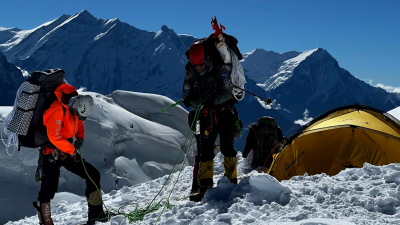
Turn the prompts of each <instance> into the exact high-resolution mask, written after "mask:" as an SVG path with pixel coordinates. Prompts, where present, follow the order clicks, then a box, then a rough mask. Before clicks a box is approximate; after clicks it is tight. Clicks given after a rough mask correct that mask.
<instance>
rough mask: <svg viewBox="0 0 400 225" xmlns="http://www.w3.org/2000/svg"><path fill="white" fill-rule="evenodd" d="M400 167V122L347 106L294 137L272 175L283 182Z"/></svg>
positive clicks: (369, 109)
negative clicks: (349, 170) (352, 170)
mask: <svg viewBox="0 0 400 225" xmlns="http://www.w3.org/2000/svg"><path fill="white" fill-rule="evenodd" d="M365 162H368V163H371V164H373V165H378V166H380V165H386V164H389V163H394V162H398V163H400V122H399V121H398V120H397V119H396V118H394V117H393V116H391V115H390V114H388V113H385V112H383V111H381V110H379V109H375V108H372V107H368V106H362V105H358V104H356V105H350V106H343V107H339V108H336V109H333V110H331V111H328V112H326V113H325V114H323V115H321V116H319V117H317V118H315V119H313V120H312V121H311V122H309V123H308V124H307V125H305V126H303V127H302V128H301V129H300V130H298V131H297V132H296V133H295V134H293V135H292V136H291V137H290V138H289V140H288V142H287V144H286V146H285V147H284V148H283V149H282V151H281V152H280V153H279V154H278V155H277V156H275V157H274V161H273V163H272V164H271V167H270V169H269V171H268V173H269V174H270V175H273V176H274V177H275V178H276V179H278V180H279V181H281V180H287V179H289V178H291V177H293V176H297V175H303V174H304V173H306V172H307V173H308V174H309V175H314V174H320V173H326V174H328V175H330V176H332V175H335V174H338V173H339V172H340V171H341V170H343V169H345V168H353V167H362V166H363V164H364V163H365Z"/></svg>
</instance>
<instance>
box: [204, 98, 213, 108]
mask: <svg viewBox="0 0 400 225" xmlns="http://www.w3.org/2000/svg"><path fill="white" fill-rule="evenodd" d="M203 105H204V106H205V107H207V108H212V107H213V106H214V98H213V97H211V96H208V97H207V98H206V100H204V102H203Z"/></svg>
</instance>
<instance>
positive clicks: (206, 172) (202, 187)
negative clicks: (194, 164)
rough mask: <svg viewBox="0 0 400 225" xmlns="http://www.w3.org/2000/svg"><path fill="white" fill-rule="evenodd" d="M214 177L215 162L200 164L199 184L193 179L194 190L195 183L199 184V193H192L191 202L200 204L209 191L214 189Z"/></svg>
mask: <svg viewBox="0 0 400 225" xmlns="http://www.w3.org/2000/svg"><path fill="white" fill-rule="evenodd" d="M213 175H214V160H209V161H205V162H201V161H200V162H199V170H198V174H197V182H196V181H195V180H194V179H193V183H192V189H193V185H195V184H194V183H197V185H199V186H198V189H197V190H198V191H197V192H196V193H191V195H190V196H189V199H190V201H194V202H199V201H201V200H202V199H203V197H204V195H205V194H206V192H207V190H208V189H210V188H212V187H213Z"/></svg>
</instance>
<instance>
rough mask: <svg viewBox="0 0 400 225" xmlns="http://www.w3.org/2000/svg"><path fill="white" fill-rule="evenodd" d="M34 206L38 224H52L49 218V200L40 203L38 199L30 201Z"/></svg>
mask: <svg viewBox="0 0 400 225" xmlns="http://www.w3.org/2000/svg"><path fill="white" fill-rule="evenodd" d="M32 203H33V207H35V209H36V211H37V213H38V218H39V224H40V225H54V223H53V220H52V219H51V207H50V202H44V203H41V202H40V201H36V202H32Z"/></svg>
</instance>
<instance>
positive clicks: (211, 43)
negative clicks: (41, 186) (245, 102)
mask: <svg viewBox="0 0 400 225" xmlns="http://www.w3.org/2000/svg"><path fill="white" fill-rule="evenodd" d="M223 35H224V37H225V40H226V41H225V42H226V44H227V45H228V47H229V48H228V49H229V52H230V55H231V60H232V65H231V66H232V71H231V74H230V78H231V82H232V84H233V89H232V95H233V97H234V98H235V99H236V100H237V101H240V100H242V99H243V98H244V94H245V92H244V91H243V90H244V84H245V83H246V78H245V76H244V71H243V68H242V64H240V60H242V59H243V56H242V53H241V52H240V50H239V48H238V46H237V44H238V40H237V39H236V38H235V37H234V36H231V35H228V34H225V33H224V34H223ZM213 36H214V34H211V35H210V36H209V37H208V38H202V39H199V40H197V41H196V42H201V43H202V44H203V45H204V47H205V51H206V54H207V55H208V56H209V57H210V58H211V60H212V61H213V64H223V63H224V60H223V59H222V57H221V55H220V53H219V51H218V50H217V48H216V46H215V41H216V39H215V38H213ZM185 55H186V57H187V59H188V60H189V49H188V50H187V51H186V53H185ZM188 64H189V62H188ZM188 64H187V66H188Z"/></svg>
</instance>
